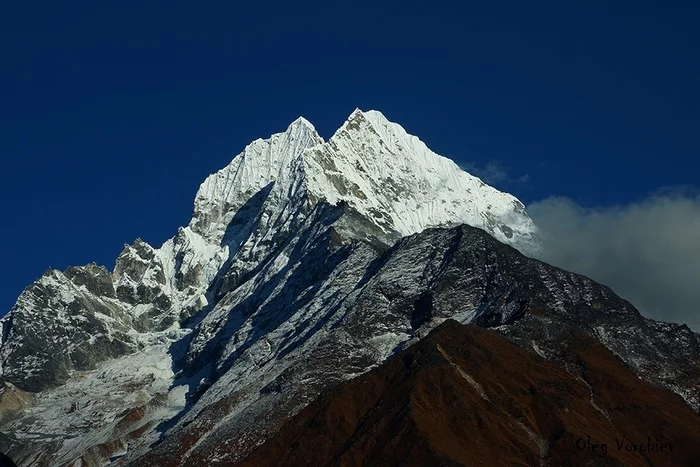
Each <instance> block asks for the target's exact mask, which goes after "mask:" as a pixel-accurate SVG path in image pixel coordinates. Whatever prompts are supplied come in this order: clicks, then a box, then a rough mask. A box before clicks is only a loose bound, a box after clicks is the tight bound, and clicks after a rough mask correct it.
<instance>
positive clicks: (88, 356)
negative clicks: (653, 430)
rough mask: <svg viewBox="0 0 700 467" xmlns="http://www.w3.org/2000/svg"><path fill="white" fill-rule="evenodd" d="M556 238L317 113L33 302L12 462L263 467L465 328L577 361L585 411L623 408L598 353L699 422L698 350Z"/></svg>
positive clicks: (18, 321)
mask: <svg viewBox="0 0 700 467" xmlns="http://www.w3.org/2000/svg"><path fill="white" fill-rule="evenodd" d="M539 241H540V240H539V239H538V235H537V229H536V227H535V225H534V224H533V222H532V221H531V220H530V218H529V217H528V215H527V213H526V212H525V209H524V206H523V205H522V203H520V202H519V201H518V200H517V199H515V198H514V197H513V196H511V195H509V194H506V193H502V192H499V191H498V190H496V189H494V188H492V187H490V186H488V185H486V184H484V183H483V182H482V181H481V180H479V179H478V178H476V177H473V176H471V175H470V174H468V173H466V172H464V171H463V170H461V169H460V168H459V167H458V166H457V165H456V164H455V163H454V162H452V161H451V160H449V159H446V158H444V157H442V156H439V155H437V154H435V153H433V152H432V151H431V150H430V149H428V148H427V147H426V146H425V144H424V143H423V142H421V141H420V140H419V139H418V138H416V137H415V136H411V135H409V134H408V133H406V131H405V130H404V129H403V128H402V127H401V126H399V125H397V124H395V123H391V122H389V121H388V120H387V119H386V118H385V117H384V116H383V115H382V114H381V113H379V112H376V111H368V112H362V111H359V110H356V111H355V112H353V113H352V114H351V115H350V117H349V118H348V120H347V121H346V122H345V123H344V124H343V126H341V128H339V129H338V130H337V131H336V132H335V134H334V135H333V136H332V137H331V138H330V139H329V140H328V141H324V140H323V139H322V138H321V137H320V136H319V135H318V133H317V132H316V131H315V129H314V128H313V126H312V125H311V124H310V123H309V122H308V121H306V120H305V119H303V118H300V119H298V120H296V121H295V122H293V123H292V124H291V125H290V126H289V127H288V128H287V130H286V131H285V132H284V133H279V134H275V135H272V136H271V137H270V138H268V139H266V140H262V139H258V140H256V141H253V142H252V143H251V144H249V145H248V146H247V147H246V148H245V149H244V150H243V152H241V153H240V154H238V155H237V156H236V157H234V158H233V160H232V162H231V163H230V164H229V165H228V166H227V167H225V168H223V169H221V170H220V171H218V172H216V173H215V174H213V175H211V176H209V177H208V178H207V179H206V180H205V181H204V183H203V184H202V185H201V187H200V189H199V191H198V192H197V194H196V196H195V203H194V211H193V216H192V220H191V221H190V223H189V225H187V226H185V227H182V228H180V229H178V230H177V233H176V235H175V236H174V237H173V238H171V239H169V240H167V241H166V242H165V243H164V244H163V245H162V246H160V247H159V248H154V247H152V246H150V245H148V244H147V243H145V242H143V241H142V240H136V242H134V243H133V244H132V245H127V246H125V247H124V250H123V251H122V253H121V254H120V255H119V257H118V258H117V260H116V265H115V267H114V268H113V270H112V271H109V270H108V269H106V268H104V267H102V266H98V265H95V264H90V265H87V266H82V267H71V268H68V269H67V270H66V271H55V270H50V271H47V272H46V273H45V274H44V275H43V276H42V277H41V278H40V279H38V280H37V281H36V282H35V283H34V284H32V285H30V286H29V287H27V289H26V290H25V291H24V292H23V293H22V294H21V295H20V297H19V298H18V300H17V302H16V304H15V306H14V307H13V308H12V310H11V311H10V312H9V313H8V315H7V316H6V317H5V318H3V319H2V321H0V323H1V324H0V326H1V331H2V341H1V343H0V371H1V373H0V379H1V381H0V383H1V387H0V433H2V435H0V452H6V453H7V454H9V455H10V456H11V457H12V458H13V459H15V461H16V462H17V463H18V464H19V465H27V466H54V465H60V466H74V467H77V466H97V465H100V466H101V465H104V464H105V463H111V464H113V465H125V466H126V465H134V466H137V465H143V466H153V465H159V466H170V465H172V466H176V465H232V464H235V463H238V462H243V461H244V460H245V459H246V457H247V456H249V455H250V454H251V453H252V452H254V451H255V453H256V454H253V456H255V455H260V454H259V453H260V452H262V451H260V449H271V448H269V447H268V446H271V445H270V444H269V443H266V444H265V445H264V446H263V447H260V446H261V445H263V443H265V441H266V440H269V439H270V440H274V441H270V442H271V443H277V444H276V445H277V446H282V445H283V444H284V442H286V441H285V440H287V439H289V436H292V435H291V434H289V433H291V431H290V430H292V428H289V427H287V426H286V425H285V424H288V423H301V424H302V425H303V424H304V423H306V422H299V421H296V422H295V421H293V420H303V419H298V418H294V416H295V415H297V414H300V412H302V411H303V410H304V408H305V407H307V406H309V407H316V408H315V409H311V408H309V409H307V410H306V412H303V413H307V414H308V413H309V410H320V406H319V405H318V404H319V403H318V402H316V403H314V400H316V399H317V398H318V396H319V394H325V393H326V391H329V390H331V388H334V387H338V388H342V387H344V386H343V385H345V384H346V382H348V381H350V380H353V381H354V380H355V378H357V377H359V376H360V375H363V374H365V373H367V372H368V371H371V370H373V369H376V368H377V367H380V368H379V369H378V370H377V371H388V370H381V368H384V365H385V362H386V364H387V365H389V364H392V363H391V362H393V361H394V358H392V357H395V356H396V355H405V352H410V349H409V348H412V347H411V346H413V345H414V344H417V343H418V344H417V345H427V344H422V341H421V339H423V338H425V337H426V336H427V335H429V333H430V332H431V331H432V330H433V329H434V328H436V327H437V326H439V325H440V324H441V323H443V322H445V321H447V320H455V321H457V322H459V323H464V324H471V325H476V326H479V327H483V328H491V329H492V330H494V331H495V332H497V333H499V335H500V336H503V338H504V339H506V340H507V341H508V342H509V344H508V345H510V346H512V347H513V348H515V346H517V348H516V349H515V350H513V349H511V347H508V349H506V350H503V351H504V352H507V354H508V355H515V354H517V353H518V352H521V353H522V355H532V358H536V359H537V361H538V362H540V361H541V362H547V363H546V364H547V365H552V366H556V367H558V368H561V372H562V375H561V378H562V381H564V380H566V384H574V383H571V382H570V381H569V380H568V379H566V378H570V379H571V378H573V379H575V380H576V381H578V382H577V383H575V384H578V386H576V388H574V389H572V391H573V393H576V394H578V393H577V391H579V392H580V390H581V388H586V390H587V391H589V392H590V394H592V395H591V396H590V397H588V396H587V397H586V399H585V401H584V402H585V404H584V403H582V402H580V401H579V402H577V404H584V405H585V407H579V411H580V413H582V414H585V413H589V412H590V411H591V408H592V410H593V412H595V413H597V414H600V415H601V417H603V419H605V417H608V418H609V417H612V416H613V411H614V409H613V406H604V405H602V402H600V399H596V396H595V395H596V394H597V392H596V391H598V390H599V389H598V387H597V386H595V384H593V383H592V382H593V381H597V380H596V379H595V377H593V376H590V375H589V376H586V375H587V373H586V372H587V371H588V370H589V367H590V365H589V364H588V363H587V360H586V359H585V358H582V357H581V354H580V352H579V353H577V352H572V350H571V349H572V343H575V342H579V341H582V340H583V341H585V342H587V343H588V344H587V345H588V346H589V347H591V348H595V349H598V350H597V351H599V352H607V353H606V354H605V355H606V357H605V358H606V359H607V360H606V362H608V361H613V360H614V361H615V362H617V364H619V365H620V366H621V367H624V368H625V369H626V370H625V371H629V372H630V374H632V375H636V376H635V377H639V378H641V379H642V380H644V381H645V383H644V384H647V385H648V387H649V388H653V391H658V394H664V397H668V398H669V400H672V401H674V402H673V403H674V404H676V405H674V407H675V408H674V410H675V412H674V413H675V414H681V415H678V416H690V415H687V414H692V416H695V414H696V412H697V411H698V410H699V409H700V391H699V389H698V388H700V342H699V338H698V335H697V334H696V333H694V332H692V331H691V330H690V329H689V328H688V327H687V326H684V325H678V324H669V323H661V322H657V321H653V320H649V319H646V318H644V317H642V316H641V315H640V314H639V313H638V312H637V311H636V310H635V309H634V307H633V306H632V305H630V304H629V303H628V302H626V301H624V300H622V299H621V298H619V297H617V296H616V295H615V294H614V293H613V292H612V291H611V290H610V289H608V288H607V287H605V286H602V285H600V284H597V283H595V282H593V281H591V280H590V279H588V278H585V277H583V276H579V275H576V274H573V273H570V272H567V271H563V270H561V269H558V268H555V267H553V266H550V265H548V264H546V263H542V262H540V261H537V260H535V259H532V258H531V257H529V256H526V255H534V254H536V252H537V250H538V248H539V247H540V244H539ZM456 329H457V330H455V329H452V330H451V331H450V332H462V331H459V329H460V328H456ZM465 329H466V328H465ZM469 329H471V328H469ZM463 332H464V333H467V331H463ZM470 332H475V331H470ZM479 335H481V334H479ZM465 336H466V337H464V338H465V339H469V334H468V333H467V334H465ZM504 345H505V344H504ZM494 349H496V350H498V349H503V346H501V345H498V346H495V347H494ZM496 350H494V352H496ZM401 352H404V353H401ZM504 355H505V354H504ZM519 355H520V354H519ZM445 358H448V357H445ZM449 358H457V357H456V356H454V355H453V356H451V357H449ZM522 358H525V357H522ZM540 364H542V365H544V364H545V363H538V364H537V365H540ZM393 365H394V366H396V365H398V363H393ZM533 365H534V364H533ZM538 368H539V367H538ZM567 375H568V376H567ZM470 378H471V377H470ZM625 378H627V379H626V380H625V381H627V380H628V379H629V378H628V377H627V376H625ZM579 380H580V381H579ZM460 381H462V382H463V384H471V382H470V381H469V378H462V379H461V380H460ZM476 383H477V384H481V385H482V386H483V387H486V382H481V381H478V380H477V381H476ZM471 387H475V386H474V385H472V386H471ZM572 387H573V386H572ZM645 387H647V386H645ZM485 390H486V389H485ZM338 391H339V390H338ZM649 391H652V389H649ZM458 393H459V391H458ZM655 394H656V393H655ZM324 397H326V396H324ZM640 397H641V396H640ZM659 397H661V396H659ZM326 400H327V399H326ZM544 400H547V399H546V398H545V399H544ZM640 400H643V399H640ZM644 400H645V399H644ZM312 403H314V404H315V405H313V404H312ZM309 404H312V405H309ZM684 410H685V411H684ZM593 412H590V413H593ZM683 414H686V415H683ZM299 416H300V417H303V415H302V414H300V415H299ZM358 416H360V415H358ZM669 416H670V415H669ZM661 418H663V417H661ZM661 418H660V419H661ZM493 420H496V419H495V418H494V419H493ZM655 420H656V419H655ZM522 423H526V424H527V421H524V422H522ZM688 423H689V424H690V425H688V426H691V428H690V429H691V430H694V429H695V428H692V427H695V425H693V423H695V422H694V421H688ZM302 425H299V426H302ZM290 426H291V425H290ZM480 426H481V425H480ZM669 426H672V427H673V430H676V429H677V427H678V426H679V425H678V424H677V423H676V424H670V425H669ZM283 427H285V428H283ZM526 428H527V427H526ZM527 429H528V430H529V429H531V428H527ZM532 429H534V428H532ZM535 431H537V430H535ZM676 432H677V431H673V432H672V431H668V432H667V433H663V435H664V436H666V438H669V437H673V436H674V434H675V433H676ZM538 433H540V434H539V435H538V436H541V437H544V438H543V439H545V440H546V442H547V443H548V444H547V445H548V446H550V447H551V446H554V448H552V449H550V448H548V449H547V450H546V452H545V451H542V452H544V453H540V451H537V452H538V453H539V454H537V455H538V456H540V457H541V458H542V460H543V462H544V460H546V458H547V456H549V455H550V454H548V453H550V452H552V453H557V454H556V455H563V454H561V452H563V451H561V449H558V448H556V443H557V442H558V441H557V440H558V439H560V438H556V436H557V432H556V430H555V431H551V432H549V431H548V432H546V433H545V432H538ZM285 436H286V437H287V438H285ZM382 436H388V435H385V434H383V435H382ZM518 436H520V435H518ZM525 438H527V437H525ZM525 438H523V436H520V437H519V438H518V441H517V442H518V443H521V442H524V441H523V439H525ZM421 439H423V438H421ZM561 439H566V438H561ZM492 441H493V440H492ZM543 442H544V441H543ZM562 442H563V441H562ZM312 444H313V443H312ZM256 449H258V450H256ZM397 449H400V448H398V447H397ZM525 451H526V450H523V451H522V452H523V453H525ZM269 452H270V454H269V455H270V456H273V451H269ZM335 452H336V451H333V450H332V449H331V450H329V451H328V452H326V453H325V454H324V453H322V452H321V451H319V456H321V455H325V456H327V457H326V458H324V459H326V460H325V461H324V462H331V461H333V459H336V460H337V457H333V456H336V454H335ZM358 452H362V450H359V451H358ZM435 452H437V451H435V450H427V451H425V452H424V453H423V454H425V455H429V456H433V455H438V454H439V453H438V454H435ZM440 452H442V451H440ZM450 452H452V451H450ZM460 452H461V451H460ZM528 452H529V451H528ZM275 455H277V454H275ZM358 455H359V454H358ZM455 455H456V454H455ZM460 455H461V454H460ZM523 455H525V454H523ZM528 455H534V454H532V453H531V452H529V454H528ZM439 456H442V454H439ZM448 457H449V456H448ZM252 458H253V457H251V459H252ZM271 458H272V457H271ZM280 459H282V458H280ZM319 459H320V458H319ZM353 459H354V460H353ZM358 459H360V458H359V457H355V458H352V459H350V460H349V461H348V463H349V464H354V463H357V462H356V461H357V460H358ZM396 459H399V458H398V457H397V458H396ZM431 459H432V458H431ZM451 459H453V461H455V459H456V461H459V459H462V458H461V457H454V458H451ZM620 459H627V458H624V456H623V458H620ZM404 460H405V459H404ZM280 462H284V460H280ZM319 462H320V461H319ZM397 462H399V461H398V460H397ZM399 463H400V462H399Z"/></svg>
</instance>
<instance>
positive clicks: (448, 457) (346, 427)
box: [238, 320, 700, 466]
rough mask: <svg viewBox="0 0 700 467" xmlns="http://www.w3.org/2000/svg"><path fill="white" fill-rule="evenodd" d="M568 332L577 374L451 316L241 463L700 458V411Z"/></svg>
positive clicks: (321, 401) (692, 461) (668, 461)
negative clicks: (579, 371) (641, 378)
mask: <svg viewBox="0 0 700 467" xmlns="http://www.w3.org/2000/svg"><path fill="white" fill-rule="evenodd" d="M571 338H572V339H570V340H569V342H568V344H567V345H566V346H565V349H566V354H567V361H568V362H569V363H571V364H572V365H576V366H577V367H578V368H580V370H581V375H580V376H576V375H573V374H571V373H570V372H567V371H566V370H565V369H564V368H563V367H562V366H561V365H557V364H554V363H551V362H547V361H545V360H544V359H542V358H540V357H539V356H537V355H536V354H534V353H532V352H528V351H525V350H523V349H522V348H520V347H518V346H516V345H514V344H513V343H512V342H510V341H508V340H507V339H505V338H504V337H503V336H502V335H500V334H499V333H496V332H493V331H488V330H483V329H480V328H477V327H474V326H464V325H460V324H458V323H457V322H455V321H452V320H448V321H446V322H445V323H443V324H442V325H440V326H439V327H438V328H437V329H435V330H434V331H433V332H431V333H430V334H429V335H428V336H427V337H425V338H423V339H422V340H421V341H420V342H419V343H417V344H416V345H414V346H412V347H410V348H409V349H407V350H405V351H403V352H401V353H399V354H398V355H396V356H395V357H394V358H392V359H391V360H389V361H388V362H387V363H384V364H383V365H381V366H380V367H378V368H375V369H373V370H371V371H370V372H368V373H366V374H364V375H362V376H360V377H358V378H355V379H353V380H351V381H349V382H346V383H343V384H341V385H338V386H336V387H335V388H333V389H331V390H329V391H327V392H325V393H324V394H322V395H321V396H320V397H319V398H318V399H317V400H315V401H314V402H312V403H311V404H310V405H309V406H307V407H306V408H305V409H304V410H302V411H301V412H300V413H299V414H298V415H296V416H295V417H293V418H292V419H291V420H289V421H288V422H287V423H286V424H285V425H284V426H283V427H282V428H281V429H280V430H279V432H278V433H277V434H276V435H274V436H273V437H272V438H271V439H269V440H268V441H267V442H266V443H265V444H263V445H262V446H260V447H259V448H258V449H256V450H255V451H254V452H253V453H252V454H251V455H250V456H249V457H248V458H247V459H245V460H244V461H243V462H241V463H240V464H238V465H240V466H258V465H269V466H277V465H279V466H283V465H284V466H293V465H312V466H315V465H387V466H390V465H409V466H410V465H415V466H422V465H444V466H451V465H485V466H486V465H508V466H510V465H628V466H636V465H640V466H642V465H658V466H663V465H667V466H680V465H698V463H699V462H700V416H698V414H696V413H695V412H693V411H692V410H691V409H690V408H689V407H688V406H687V405H686V404H685V403H684V402H683V400H682V399H681V398H680V397H678V396H677V395H675V394H673V393H671V392H669V391H666V390H663V389H660V388H657V387H654V386H652V385H650V384H648V383H645V382H642V381H640V380H639V379H638V378H637V377H636V375H635V374H634V373H632V372H631V371H630V370H629V369H628V368H627V367H625V365H623V364H622V363H621V362H620V361H619V360H618V359H617V358H616V357H615V356H614V355H613V354H612V353H611V352H610V351H609V350H607V349H605V348H604V347H603V346H602V345H600V344H599V343H597V342H595V341H594V340H592V339H591V338H589V337H587V336H586V335H583V334H575V335H572V336H571ZM634 445H636V446H634ZM662 446H663V447H662ZM642 449H643V452H640V450H642ZM650 449H651V452H649V450H650ZM661 449H663V451H661Z"/></svg>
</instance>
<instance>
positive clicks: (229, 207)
mask: <svg viewBox="0 0 700 467" xmlns="http://www.w3.org/2000/svg"><path fill="white" fill-rule="evenodd" d="M268 185H269V190H268V191H267V192H266V195H265V196H266V197H268V198H270V200H275V203H274V204H275V205H277V206H278V208H279V209H282V208H281V206H284V205H286V204H285V203H286V202H287V200H288V199H290V198H293V197H295V196H297V195H301V196H308V199H309V200H310V201H311V203H312V204H313V203H315V202H317V201H320V200H322V199H323V200H326V201H328V202H329V203H330V204H337V203H338V202H340V201H346V202H347V203H348V204H349V205H350V206H351V207H353V208H354V209H356V210H357V211H359V213H360V214H362V215H364V216H365V217H367V218H368V219H370V220H371V221H372V222H374V223H375V224H376V225H378V226H379V227H380V228H381V229H382V230H383V231H384V232H386V233H389V234H396V235H410V234H414V233H417V232H420V231H422V230H424V229H425V228H428V227H433V226H441V225H454V224H459V223H466V224H469V225H473V226H476V227H481V228H484V229H486V230H487V231H489V232H490V233H492V234H493V235H494V236H495V237H496V238H498V239H499V240H501V241H504V242H506V243H511V244H514V245H518V246H525V247H526V248H528V247H529V246H530V245H532V244H533V243H534V240H533V238H532V237H533V234H534V231H535V227H534V225H533V223H532V221H531V220H530V219H529V217H528V216H527V214H525V211H524V209H523V206H522V204H521V203H520V202H519V201H518V200H517V199H515V198H514V197H513V196H511V195H509V194H506V193H502V192H500V191H498V190H496V189H494V188H492V187H490V186H487V185H485V184H484V183H483V182H482V181H481V180H479V179H478V178H476V177H473V176H471V175H469V174H468V173H466V172H464V171H463V170H462V169H460V168H459V167H458V166H457V164H455V163H454V162H453V161H451V160H450V159H447V158H445V157H442V156H439V155H438V154H436V153H434V152H433V151H431V150H430V149H429V148H428V147H427V146H426V145H425V143H423V142H422V141H421V140H420V139H419V138H417V137H415V136H413V135H410V134H409V133H408V132H406V130H404V128H403V127H401V125H399V124H396V123H393V122H390V121H389V120H388V119H387V118H386V117H385V116H384V115H383V114H382V113H381V112H379V111H376V110H369V111H362V110H360V109H355V111H353V112H352V114H350V116H349V117H348V119H347V120H346V121H345V123H344V124H343V125H342V126H341V127H340V128H339V129H338V130H337V131H336V132H335V133H334V134H333V136H332V137H331V138H330V140H329V141H327V142H325V141H324V140H323V139H322V138H321V137H320V136H319V134H318V133H317V131H316V130H315V128H314V126H313V125H312V124H311V123H310V122H309V121H308V120H306V119H305V118H303V117H299V118H298V119H296V120H295V121H294V122H292V123H291V124H290V125H289V126H288V127H287V129H286V131H284V132H282V133H277V134H273V135H272V136H270V137H269V138H268V139H258V140H255V141H253V142H252V143H250V144H249V145H248V146H246V148H245V149H244V150H243V152H242V153H240V154H239V155H237V156H236V157H235V158H234V159H233V160H232V162H231V163H230V164H229V165H228V166H227V167H225V168H223V169H221V170H220V171H218V172H217V173H215V174H213V175H211V176H209V177H208V178H207V179H206V180H205V182H204V183H203V184H202V186H201V187H200V189H199V191H198V193H197V196H196V199H195V209H194V215H193V218H192V221H191V223H190V228H191V229H192V231H193V232H194V233H196V234H198V235H200V236H202V238H203V239H205V240H206V241H207V242H209V243H212V244H220V242H222V241H223V239H224V236H225V234H226V230H227V228H228V226H229V225H230V223H231V221H232V220H233V219H234V217H235V216H236V213H237V212H238V211H239V210H240V209H241V208H242V207H243V206H244V205H246V204H247V203H248V202H249V200H251V199H253V197H254V196H256V195H257V194H260V193H262V191H263V189H264V188H265V187H267V186H268ZM302 192H303V193H302ZM278 208H274V207H271V209H278ZM239 217H240V216H239ZM239 221H240V222H243V219H240V220H239Z"/></svg>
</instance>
